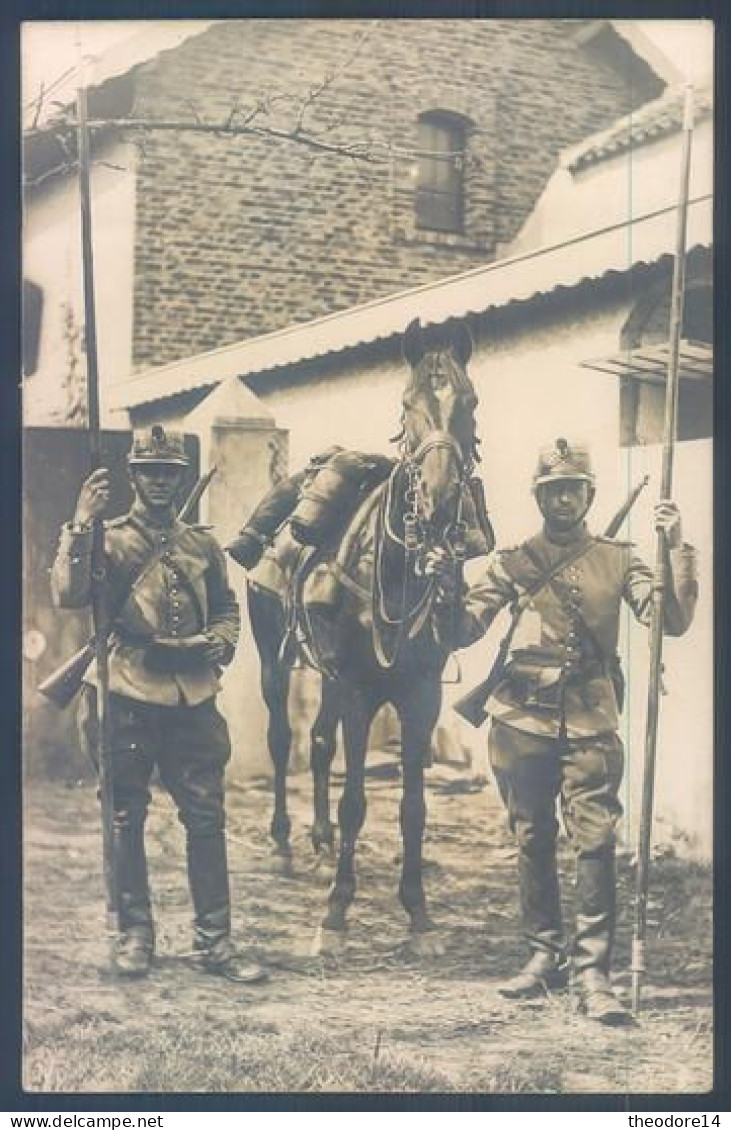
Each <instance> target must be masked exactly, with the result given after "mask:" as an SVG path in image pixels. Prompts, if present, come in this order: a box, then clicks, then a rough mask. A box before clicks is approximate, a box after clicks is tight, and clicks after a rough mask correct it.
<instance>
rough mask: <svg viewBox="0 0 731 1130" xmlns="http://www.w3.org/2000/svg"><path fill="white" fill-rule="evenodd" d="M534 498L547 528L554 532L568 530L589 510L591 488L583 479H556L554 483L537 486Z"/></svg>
mask: <svg viewBox="0 0 731 1130" xmlns="http://www.w3.org/2000/svg"><path fill="white" fill-rule="evenodd" d="M536 498H537V501H538V506H539V507H540V511H541V513H542V515H543V517H544V518H545V519H546V522H547V523H548V525H549V526H552V527H553V528H554V529H556V530H570V529H571V528H572V526H575V525H576V524H577V522H580V521H581V520H582V518H583V517H584V515H585V514H586V512H587V510H588V509H589V506H590V504H591V498H592V495H591V486H590V484H589V483H587V482H585V481H584V480H583V479H557V481H556V482H555V483H543V484H542V485H541V486H539V487H538V490H537V492H536Z"/></svg>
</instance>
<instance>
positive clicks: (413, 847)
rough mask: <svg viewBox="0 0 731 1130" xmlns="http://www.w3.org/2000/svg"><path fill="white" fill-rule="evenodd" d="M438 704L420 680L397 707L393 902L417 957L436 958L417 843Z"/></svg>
mask: <svg viewBox="0 0 731 1130" xmlns="http://www.w3.org/2000/svg"><path fill="white" fill-rule="evenodd" d="M440 702H441V687H440V685H439V683H436V684H435V683H434V682H433V681H430V680H426V679H424V680H423V681H421V682H420V683H419V685H418V686H417V687H416V688H415V689H414V693H412V694H410V695H409V697H408V699H407V700H405V701H404V702H401V703H399V704H398V711H399V715H400V717H401V746H402V761H403V795H402V798H401V812H400V816H401V834H402V837H403V847H404V853H403V866H402V869H401V881H400V883H399V898H400V899H401V903H402V905H403V907H404V909H405V910H406V913H407V914H408V915H409V919H410V923H409V929H410V933H411V939H412V945H413V947H414V948H415V949H416V950H417V952H419V953H420V954H421V955H422V956H438V955H439V954H440V953H442V952H443V946H442V943H441V939H439V938H438V936H437V935H436V934H435V933H434V931H435V926H434V923H433V922H432V920H431V918H430V917H429V913H428V910H427V905H426V896H425V894H424V885H423V879H422V843H423V838H424V828H425V826H426V802H425V800H424V764H425V763H426V761H427V757H428V754H429V748H430V743H431V736H432V732H433V730H434V726H435V725H436V722H437V718H438V716H439V707H440Z"/></svg>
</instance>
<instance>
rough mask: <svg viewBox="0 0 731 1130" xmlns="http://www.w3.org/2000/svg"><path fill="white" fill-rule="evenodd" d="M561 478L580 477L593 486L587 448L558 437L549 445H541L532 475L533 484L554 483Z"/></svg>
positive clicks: (535, 485)
mask: <svg viewBox="0 0 731 1130" xmlns="http://www.w3.org/2000/svg"><path fill="white" fill-rule="evenodd" d="M562 479H580V480H583V481H584V482H586V483H590V484H591V485H592V486H594V481H595V480H594V472H593V470H592V466H591V456H590V455H589V449H588V448H587V447H586V446H584V445H583V444H573V445H570V444H569V442H568V440H566V439H563V438H560V439H557V440H556V442H555V443H554V444H553V446H551V447H543V448H541V450H540V453H539V456H538V465H537V467H536V470H535V474H534V475H533V486H534V487H539V486H542V485H543V484H544V483H555V482H558V481H560V480H562Z"/></svg>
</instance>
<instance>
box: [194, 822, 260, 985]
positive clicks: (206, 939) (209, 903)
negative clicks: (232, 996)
mask: <svg viewBox="0 0 731 1130" xmlns="http://www.w3.org/2000/svg"><path fill="white" fill-rule="evenodd" d="M187 851H188V881H189V884H190V893H191V897H192V899H193V909H194V911H195V923H194V930H195V936H194V948H195V949H196V950H197V951H198V952H199V953H200V964H201V968H202V969H204V970H205V971H206V972H208V973H215V974H218V975H219V976H221V977H226V978H227V979H228V980H229V981H243V982H254V981H262V980H264V979H265V977H266V973H265V972H264V970H263V969H262V968H261V967H260V966H259V965H257V964H256V963H255V962H252V961H247V960H245V959H244V958H242V957H241V956H240V955H239V954H237V952H236V950H235V948H234V945H233V943H232V941H231V904H230V897H229V886H228V863H227V859H226V838H225V834H224V832H223V831H220V832H214V833H213V834H211V835H195V834H191V833H190V832H189V833H188V840H187Z"/></svg>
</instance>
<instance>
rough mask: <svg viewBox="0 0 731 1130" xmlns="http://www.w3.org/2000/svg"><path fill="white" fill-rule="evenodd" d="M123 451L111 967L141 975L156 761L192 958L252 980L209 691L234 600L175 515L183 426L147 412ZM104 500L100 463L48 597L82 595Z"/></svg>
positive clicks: (116, 577) (218, 723)
mask: <svg viewBox="0 0 731 1130" xmlns="http://www.w3.org/2000/svg"><path fill="white" fill-rule="evenodd" d="M128 463H129V473H130V478H131V481H132V486H133V488H134V493H135V499H134V503H133V505H132V508H131V510H130V511H129V513H128V514H126V515H124V516H123V517H121V518H117V519H114V520H113V521H110V522H107V523H106V526H105V534H104V561H105V568H106V576H107V605H108V608H109V609H110V610H112V613H111V614H112V616H113V621H112V624H111V634H110V637H109V661H108V667H109V728H110V734H111V741H110V745H111V779H112V803H113V834H112V842H113V855H114V859H113V865H114V869H115V878H116V887H117V891H118V896H117V897H118V904H119V905H118V920H119V936H118V939H117V943H116V947H115V968H116V971H117V972H118V973H119V974H120V975H123V976H129V977H135V976H138V977H139V976H144V975H145V974H147V972H148V971H149V968H150V963H151V960H152V956H153V952H154V926H153V918H152V912H151V907H150V893H149V888H148V879H147V863H146V858H145V846H144V826H145V818H146V814H147V806H148V803H149V800H150V794H149V789H148V786H149V782H150V777H151V775H152V772H153V769H154V768H155V767H157V769H158V771H159V774H160V779H161V781H162V783H163V785H164V786H165V788H166V789H167V790H168V792H169V793H170V795H171V796H172V798H173V800H174V802H175V805H176V807H177V810H178V815H179V819H180V821H181V823H182V824H183V826H184V828H185V832H186V838H187V862H188V879H189V884H190V892H191V896H192V900H193V907H194V912H195V923H194V947H195V950H196V951H197V953H198V955H199V958H200V966H201V968H202V969H204V970H206V971H208V972H210V973H215V974H219V975H221V976H223V977H226V978H228V979H230V980H233V981H243V982H253V981H259V980H261V979H263V976H264V973H263V971H262V969H261V968H260V967H259V966H258V965H256V964H255V963H254V962H251V961H249V960H245V959H244V958H243V957H242V956H241V955H239V954H238V953H237V951H236V949H235V947H234V945H233V943H232V941H231V937H230V933H231V913H230V900H229V884H228V867H227V860H226V840H225V833H224V824H225V811H224V772H225V767H226V763H227V761H228V759H229V756H230V744H229V735H228V727H227V725H226V722H225V720H224V718H223V717H222V716H221V714H220V713H219V712H218V710H217V708H216V701H215V696H216V694H217V692H218V690H219V689H220V685H219V678H218V676H219V674H220V669H221V667H223V666H225V665H226V664H228V663H230V662H231V660H232V658H233V655H234V650H235V647H236V643H237V639H238V632H239V609H238V604H237V601H236V597H235V595H234V593H233V591H232V589H231V588H230V586H229V583H228V579H227V573H226V564H225V559H224V556H223V553H222V551H221V549H220V548H219V546H218V545H217V543H216V542H215V540H214V539H213V537H212V536H211V534H210V533H209V532H208V531H207V530H205V529H204V528H202V527H196V526H189V525H186V524H185V523H184V522H182V521H180V519H179V518H178V517H177V516H176V513H175V509H174V502H175V499H176V496H177V494H178V492H179V490H180V486H181V482H182V478H183V474H184V469H185V467H186V466H187V464H188V460H187V458H186V455H185V451H184V447H183V441H182V436H180V435H179V434H178V433H174V432H171V431H168V432H166V431H165V430H164V429H163V428H162V427H161V426H160V425H154V426H153V427H152V428H151V429H143V430H141V431H137V432H135V434H134V439H133V445H132V450H131V451H130V453H129V456H128ZM108 501H109V477H108V472H107V471H106V470H105V469H104V468H103V467H102V468H98V469H97V470H95V471H94V472H93V473H92V474H91V475H90V476H89V477H88V478H87V479H86V481H85V482H84V483H83V485H82V487H81V491H80V493H79V497H78V501H77V504H76V510H75V514H74V517H73V520H72V522H71V523H70V524H68V525H66V526H65V527H64V528H63V530H62V533H61V542H60V545H59V549H58V554H57V556H56V560H55V562H54V566H53V569H52V573H51V585H52V593H53V598H54V602H55V604H56V605H57V606H59V607H61V608H83V607H86V606H87V605H88V604H89V603H90V600H91V593H92V570H91V542H92V527H93V523H94V521H95V519H99V518H100V516H101V515H102V514H103V512H104V510H105V508H106V506H107V503H108ZM96 683H97V674H96V671H95V668H94V667H93V666H92V667H91V668H90V669H89V671H88V673H87V675H86V685H85V687H84V695H85V698H84V701H83V704H82V705H83V707H84V708H85V711H86V713H87V716H89V717H93V716H94V715H95V713H96V709H95V704H94V696H95V695H96Z"/></svg>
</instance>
